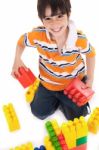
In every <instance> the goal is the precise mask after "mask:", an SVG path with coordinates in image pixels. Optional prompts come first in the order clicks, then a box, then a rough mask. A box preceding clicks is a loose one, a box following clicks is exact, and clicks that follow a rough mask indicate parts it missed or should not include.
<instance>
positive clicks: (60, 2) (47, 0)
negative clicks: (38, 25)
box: [37, 0, 71, 20]
mask: <svg viewBox="0 0 99 150" xmlns="http://www.w3.org/2000/svg"><path fill="white" fill-rule="evenodd" d="M47 7H50V8H51V12H52V14H51V16H55V15H57V12H58V11H60V12H61V14H67V16H68V17H69V14H70V12H71V4H70V0H38V4H37V10H38V16H39V18H40V19H41V20H42V19H43V18H45V11H46V8H47Z"/></svg>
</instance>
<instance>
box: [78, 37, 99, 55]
mask: <svg viewBox="0 0 99 150" xmlns="http://www.w3.org/2000/svg"><path fill="white" fill-rule="evenodd" d="M77 46H78V47H79V49H80V53H81V54H85V55H86V56H87V57H94V56H95V55H96V52H95V48H94V47H93V46H92V45H91V44H90V42H89V41H88V39H87V38H86V36H85V35H84V34H78V40H77Z"/></svg>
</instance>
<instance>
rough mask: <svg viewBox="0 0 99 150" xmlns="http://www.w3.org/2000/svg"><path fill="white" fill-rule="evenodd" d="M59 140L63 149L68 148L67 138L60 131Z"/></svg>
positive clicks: (66, 149)
mask: <svg viewBox="0 0 99 150" xmlns="http://www.w3.org/2000/svg"><path fill="white" fill-rule="evenodd" d="M58 140H59V143H60V145H61V147H62V150H68V146H67V144H66V142H65V138H64V136H63V134H62V133H60V134H59V135H58Z"/></svg>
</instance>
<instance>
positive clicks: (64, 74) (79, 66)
mask: <svg viewBox="0 0 99 150" xmlns="http://www.w3.org/2000/svg"><path fill="white" fill-rule="evenodd" d="M82 67H84V63H83V62H82V63H81V64H80V65H78V66H77V67H76V68H75V69H74V70H73V71H72V72H71V73H68V72H66V71H64V72H62V73H60V72H55V71H54V70H52V69H49V68H48V67H46V68H47V69H48V70H49V71H51V72H53V75H54V74H55V75H56V76H59V75H61V76H63V77H65V76H68V75H71V76H72V77H74V76H75V75H76V74H77V72H78V71H79V70H80V69H81V68H82ZM46 68H44V69H45V70H46ZM46 71H47V70H46ZM47 72H48V71H47ZM48 73H50V72H48ZM50 74H51V73H50Z"/></svg>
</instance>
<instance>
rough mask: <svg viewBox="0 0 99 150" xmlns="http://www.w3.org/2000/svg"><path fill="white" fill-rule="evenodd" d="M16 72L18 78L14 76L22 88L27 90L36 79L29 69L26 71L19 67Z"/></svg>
mask: <svg viewBox="0 0 99 150" xmlns="http://www.w3.org/2000/svg"><path fill="white" fill-rule="evenodd" d="M18 72H19V74H20V76H18V75H17V74H15V76H16V78H17V80H18V81H19V82H20V83H21V85H22V86H23V87H24V88H27V87H28V86H30V85H31V84H33V83H34V82H35V80H36V77H35V76H34V74H33V73H32V72H31V70H30V69H28V70H26V69H25V68H24V67H20V68H19V69H18Z"/></svg>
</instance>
